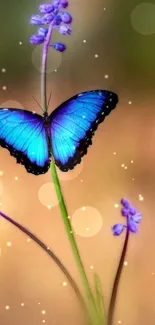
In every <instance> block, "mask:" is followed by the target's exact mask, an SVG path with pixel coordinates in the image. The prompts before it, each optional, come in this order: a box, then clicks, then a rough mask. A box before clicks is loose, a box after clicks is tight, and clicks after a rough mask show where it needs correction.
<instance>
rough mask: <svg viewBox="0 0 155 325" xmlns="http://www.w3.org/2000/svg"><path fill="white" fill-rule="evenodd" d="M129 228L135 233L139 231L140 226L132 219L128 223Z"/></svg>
mask: <svg viewBox="0 0 155 325" xmlns="http://www.w3.org/2000/svg"><path fill="white" fill-rule="evenodd" d="M128 228H129V230H130V231H131V232H134V233H136V232H137V231H138V225H137V223H136V222H135V221H133V220H132V218H130V220H129V221H128Z"/></svg>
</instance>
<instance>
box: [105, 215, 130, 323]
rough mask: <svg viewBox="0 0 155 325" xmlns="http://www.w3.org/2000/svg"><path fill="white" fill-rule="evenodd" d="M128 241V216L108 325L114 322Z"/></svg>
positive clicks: (113, 288)
mask: <svg viewBox="0 0 155 325" xmlns="http://www.w3.org/2000/svg"><path fill="white" fill-rule="evenodd" d="M128 241H129V228H128V218H127V228H126V235H125V241H124V245H123V249H122V254H121V257H120V261H119V264H118V269H117V273H116V276H115V280H114V284H113V287H112V294H111V299H110V304H109V311H108V325H112V322H113V317H114V309H115V304H116V298H117V293H118V287H119V282H120V278H121V274H122V270H123V265H124V260H125V256H126V252H127V247H128Z"/></svg>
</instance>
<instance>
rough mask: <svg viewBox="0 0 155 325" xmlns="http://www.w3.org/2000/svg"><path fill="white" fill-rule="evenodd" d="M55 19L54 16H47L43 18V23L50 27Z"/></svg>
mask: <svg viewBox="0 0 155 325" xmlns="http://www.w3.org/2000/svg"><path fill="white" fill-rule="evenodd" d="M53 19H54V15H53V14H45V15H44V16H43V17H42V23H43V25H49V24H50V23H51V22H52V20H53Z"/></svg>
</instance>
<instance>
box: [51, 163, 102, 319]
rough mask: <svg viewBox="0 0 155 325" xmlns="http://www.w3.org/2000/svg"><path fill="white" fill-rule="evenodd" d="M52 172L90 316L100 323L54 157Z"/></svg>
mask: <svg viewBox="0 0 155 325" xmlns="http://www.w3.org/2000/svg"><path fill="white" fill-rule="evenodd" d="M51 174H52V178H53V182H54V185H55V190H56V193H57V197H58V200H59V205H60V210H61V214H62V218H63V221H64V224H65V228H66V232H67V235H68V239H69V241H70V245H71V248H72V251H73V254H74V257H75V260H76V264H77V267H78V270H79V273H80V276H81V280H82V283H83V286H84V288H85V292H86V296H87V300H88V309H89V313H90V317H91V320H92V324H93V325H99V321H98V313H97V309H96V305H95V300H94V297H93V294H92V291H91V288H90V285H89V282H88V279H87V276H86V273H85V269H84V266H83V263H82V260H81V257H80V254H79V251H78V247H77V245H76V241H75V237H74V234H73V230H72V226H71V223H70V221H69V218H68V213H67V209H66V205H65V202H64V198H63V194H62V191H61V187H60V183H59V179H58V176H57V171H56V166H55V163H54V161H53V159H52V160H51Z"/></svg>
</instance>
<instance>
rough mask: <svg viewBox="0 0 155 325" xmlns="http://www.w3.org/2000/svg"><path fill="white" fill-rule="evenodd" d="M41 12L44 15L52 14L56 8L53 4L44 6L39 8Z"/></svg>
mask: <svg viewBox="0 0 155 325" xmlns="http://www.w3.org/2000/svg"><path fill="white" fill-rule="evenodd" d="M39 11H40V12H41V13H42V14H50V13H51V12H52V11H54V6H53V5H52V4H46V3H45V4H42V5H40V6H39Z"/></svg>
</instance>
